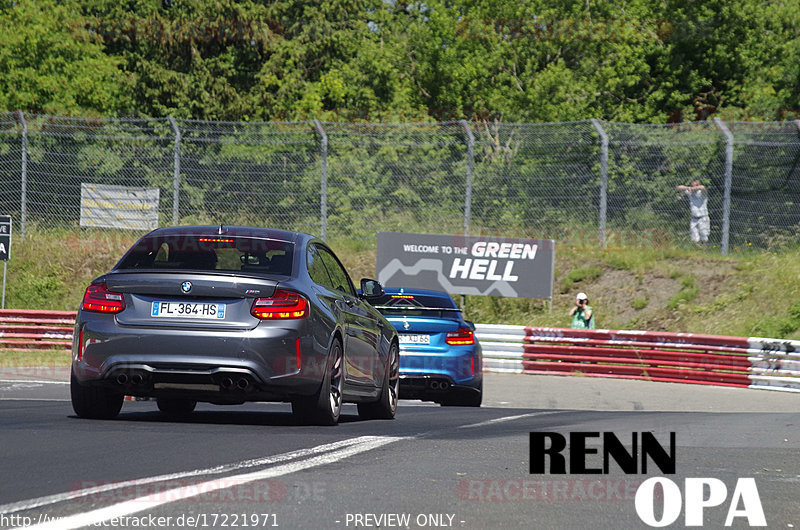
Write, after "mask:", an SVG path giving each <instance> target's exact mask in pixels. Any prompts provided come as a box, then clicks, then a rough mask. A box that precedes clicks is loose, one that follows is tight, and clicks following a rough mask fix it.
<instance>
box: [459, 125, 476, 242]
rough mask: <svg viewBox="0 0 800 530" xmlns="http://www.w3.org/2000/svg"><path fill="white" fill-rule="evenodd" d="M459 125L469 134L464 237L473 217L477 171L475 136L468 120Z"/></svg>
mask: <svg viewBox="0 0 800 530" xmlns="http://www.w3.org/2000/svg"><path fill="white" fill-rule="evenodd" d="M459 123H460V124H461V126H462V127H463V128H464V132H465V133H466V134H467V183H466V186H465V192H464V235H465V236H468V235H469V222H470V218H471V217H472V173H473V171H474V169H475V136H474V135H473V134H472V129H471V128H470V126H469V123H468V122H467V120H460V121H459Z"/></svg>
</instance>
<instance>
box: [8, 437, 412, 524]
mask: <svg viewBox="0 0 800 530" xmlns="http://www.w3.org/2000/svg"><path fill="white" fill-rule="evenodd" d="M372 438H373V437H372V436H361V437H358V438H350V439H348V440H341V441H338V442H332V443H329V444H323V445H318V446H316V447H311V448H308V449H298V450H297V451H290V452H288V453H283V454H279V455H275V456H267V457H263V458H255V459H251V460H243V461H241V462H235V463H233V464H224V465H220V466H214V467H209V468H205V469H195V470H193V471H182V472H179V473H169V474H164V475H157V476H153V477H145V478H140V479H134V480H126V481H122V482H112V483H108V484H103V485H101V486H93V487H90V488H84V489H80V490H75V491H68V492H65V493H56V494H54V495H47V496H44V497H38V498H35V499H28V500H25V501H19V502H13V503H10V504H3V505H0V513H5V514H8V513H14V512H21V511H25V510H32V509H34V508H39V507H41V506H46V505H48V504H56V503H59V502H64V501H69V500H72V499H78V498H81V497H87V496H90V495H97V494H98V493H104V492H107V491H113V490H116V489H121V488H130V487H137V486H146V485H148V484H155V483H158V482H165V481H169V480H179V479H185V478H190V477H198V476H203V475H218V474H221V473H230V472H232V471H238V470H240V469H247V468H251V467H258V466H264V465H268V464H277V463H281V462H288V461H290V460H296V459H299V458H304V457H310V456H314V455H318V454H320V453H327V452H330V451H335V450H337V449H341V448H342V447H348V446H351V445H357V444H360V443H363V442H364V441H365V440H366V441H369V440H370V439H372ZM398 439H399V438H398Z"/></svg>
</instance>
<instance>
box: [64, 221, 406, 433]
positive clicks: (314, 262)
mask: <svg viewBox="0 0 800 530" xmlns="http://www.w3.org/2000/svg"><path fill="white" fill-rule="evenodd" d="M361 292H363V293H367V294H368V295H370V296H375V295H379V294H382V292H383V288H382V287H381V285H380V284H379V283H378V282H376V281H374V280H369V279H364V280H361ZM72 354H73V362H72V377H71V387H70V388H71V395H72V406H73V409H74V410H75V413H76V414H77V415H78V416H81V417H84V418H113V417H115V416H116V415H117V414H118V413H119V411H120V409H121V407H122V402H123V397H124V396H125V395H131V396H142V397H153V398H156V399H157V402H158V407H159V409H161V410H162V411H163V412H164V413H167V414H188V413H190V412H192V411H193V410H194V408H195V405H196V403H197V402H198V401H202V402H210V403H215V404H219V405H233V404H241V403H244V402H246V401H282V402H291V404H292V412H293V413H294V414H295V416H297V418H298V420H299V421H301V422H304V423H305V422H310V423H316V424H324V425H332V424H335V423H337V422H338V420H339V415H340V413H341V408H342V403H343V402H352V403H357V404H358V413H359V416H361V417H362V418H385V419H390V418H393V417H394V415H395V411H396V409H397V390H398V380H399V378H398V364H399V355H398V338H397V332H396V331H395V329H394V328H393V327H392V325H391V324H389V323H388V322H387V321H386V319H385V318H384V317H383V316H382V315H381V314H380V313H379V312H378V311H377V310H376V309H374V308H373V307H372V306H371V305H370V304H369V303H367V301H366V300H365V298H364V295H359V294H358V291H356V288H355V286H354V285H353V282H352V281H351V280H350V276H349V275H348V274H347V271H346V270H345V268H344V267H343V266H342V264H341V262H340V261H339V259H338V258H337V257H336V255H335V254H334V253H333V252H332V251H331V249H330V248H329V247H328V246H327V245H326V244H325V243H324V242H322V241H320V240H318V239H315V238H314V237H313V236H310V235H308V234H302V233H299V232H288V231H283V230H271V229H266V228H251V227H240V226H182V227H173V228H160V229H157V230H154V231H153V232H150V233H149V234H147V235H145V236H144V237H142V238H141V239H140V240H139V241H137V242H136V244H135V245H133V247H132V248H131V249H130V250H128V252H127V253H126V254H125V255H124V256H123V257H122V259H121V260H120V261H119V263H117V264H116V265H115V266H114V268H113V269H112V270H111V271H110V272H108V273H107V274H104V275H103V276H100V277H99V278H97V279H95V280H94V281H93V282H92V283H91V285H89V287H88V288H87V289H86V293H85V295H84V297H83V302H82V304H81V306H80V310H79V312H78V317H77V321H76V324H75V334H74V339H73V345H72Z"/></svg>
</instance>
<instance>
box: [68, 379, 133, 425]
mask: <svg viewBox="0 0 800 530" xmlns="http://www.w3.org/2000/svg"><path fill="white" fill-rule="evenodd" d="M69 394H70V397H71V398H72V410H74V411H75V414H77V415H78V416H80V417H81V418H89V419H93V420H110V419H112V418H115V417H116V416H117V414H119V411H120V410H121V409H122V401H123V400H124V399H125V396H123V395H122V394H119V393H117V392H112V391H111V390H109V389H107V388H103V387H94V386H84V385H82V384H80V383H79V382H78V379H77V378H76V377H75V374H74V373H73V374H71V375H70V381H69Z"/></svg>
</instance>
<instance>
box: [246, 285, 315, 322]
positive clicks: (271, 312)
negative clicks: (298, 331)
mask: <svg viewBox="0 0 800 530" xmlns="http://www.w3.org/2000/svg"><path fill="white" fill-rule="evenodd" d="M250 314H251V315H253V316H254V317H256V318H258V319H260V320H287V319H291V318H305V317H307V316H308V302H306V299H305V298H303V297H302V296H300V295H299V294H297V293H294V292H292V291H284V290H282V289H276V290H275V293H274V294H273V295H272V296H270V297H269V298H256V299H255V301H254V302H253V308H252V309H251V310H250Z"/></svg>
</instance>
